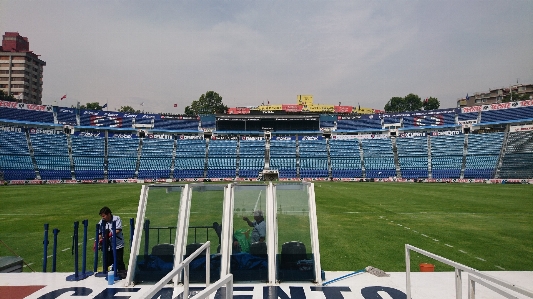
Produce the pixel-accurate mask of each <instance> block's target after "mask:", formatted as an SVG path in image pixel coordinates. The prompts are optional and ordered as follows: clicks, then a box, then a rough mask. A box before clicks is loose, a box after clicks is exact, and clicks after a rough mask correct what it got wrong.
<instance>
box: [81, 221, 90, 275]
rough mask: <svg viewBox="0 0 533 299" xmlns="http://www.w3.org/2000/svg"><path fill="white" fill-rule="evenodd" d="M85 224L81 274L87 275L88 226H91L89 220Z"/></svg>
mask: <svg viewBox="0 0 533 299" xmlns="http://www.w3.org/2000/svg"><path fill="white" fill-rule="evenodd" d="M82 223H83V248H82V251H81V260H82V261H81V273H82V274H85V270H86V268H85V264H86V263H87V226H88V225H89V220H87V219H85V220H83V221H82Z"/></svg>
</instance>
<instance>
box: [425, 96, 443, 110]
mask: <svg viewBox="0 0 533 299" xmlns="http://www.w3.org/2000/svg"><path fill="white" fill-rule="evenodd" d="M422 107H424V110H435V109H439V107H440V102H439V100H438V99H437V98H434V97H429V98H427V99H425V100H424V103H422Z"/></svg>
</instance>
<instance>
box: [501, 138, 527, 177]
mask: <svg viewBox="0 0 533 299" xmlns="http://www.w3.org/2000/svg"><path fill="white" fill-rule="evenodd" d="M499 178H501V179H518V178H519V179H531V178H533V132H532V131H528V132H511V133H509V136H508V137H507V145H506V147H505V155H504V156H503V159H502V166H501V168H500V175H499Z"/></svg>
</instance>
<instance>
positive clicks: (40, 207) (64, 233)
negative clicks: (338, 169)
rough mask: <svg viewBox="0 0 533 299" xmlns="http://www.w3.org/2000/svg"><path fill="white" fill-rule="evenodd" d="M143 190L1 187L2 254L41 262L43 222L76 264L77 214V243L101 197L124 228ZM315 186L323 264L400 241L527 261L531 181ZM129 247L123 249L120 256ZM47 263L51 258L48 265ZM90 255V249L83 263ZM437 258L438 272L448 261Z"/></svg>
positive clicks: (374, 261) (496, 261) (63, 261)
mask: <svg viewBox="0 0 533 299" xmlns="http://www.w3.org/2000/svg"><path fill="white" fill-rule="evenodd" d="M140 190H141V185H140V184H117V185H115V184H113V185H43V186H2V187H0V201H1V204H0V240H1V241H2V243H0V255H1V256H5V255H14V254H13V252H12V251H14V252H15V253H16V254H17V255H19V256H21V257H23V258H24V261H25V262H26V263H27V264H29V265H30V267H31V269H33V270H35V271H37V272H40V271H42V261H43V236H44V223H48V224H49V225H50V228H49V238H50V245H49V246H48V254H49V255H51V253H52V240H53V239H52V238H53V234H52V230H53V229H54V228H58V229H59V230H60V233H59V235H58V254H57V271H60V272H73V271H74V262H73V260H74V258H73V256H72V254H71V246H72V237H71V236H72V233H73V223H74V221H80V242H81V237H82V235H83V229H82V228H83V226H82V225H81V221H82V220H84V219H88V220H89V238H94V227H95V225H96V223H97V221H98V220H99V216H98V211H99V210H100V208H101V207H102V206H104V205H107V206H109V207H110V208H111V209H112V210H113V213H114V214H116V215H119V216H121V217H122V220H123V223H124V224H125V227H124V233H125V235H126V236H129V231H130V227H129V219H130V218H134V217H136V213H137V205H138V202H139V195H140ZM315 192H316V203H317V214H318V215H317V216H318V227H319V238H320V254H321V264H322V268H323V269H324V270H326V271H341V270H342V271H354V270H358V269H362V268H364V267H366V266H368V265H372V266H374V267H378V268H380V269H383V270H385V271H390V272H393V271H405V260H404V256H405V249H404V245H405V244H411V245H414V246H417V247H419V248H421V249H424V250H427V251H429V252H432V253H435V254H438V255H441V256H443V257H445V258H448V259H451V260H454V261H456V262H459V263H462V264H465V265H467V266H470V267H473V268H476V269H479V270H502V269H505V270H515V271H518V270H529V271H531V270H533V260H532V259H531V258H530V257H531V256H532V255H533V186H531V185H488V184H414V183H348V182H316V183H315ZM220 201H221V200H220ZM220 213H221V212H220ZM200 220H201V219H200ZM200 222H201V221H200ZM209 224H210V223H208V224H207V225H209ZM89 243H91V242H89ZM4 244H5V245H4ZM6 245H7V246H6ZM8 247H9V248H8ZM88 247H90V248H92V243H91V244H89V246H88ZM127 247H129V246H127ZM128 256H129V252H128V250H126V255H125V260H126V262H127V257H128ZM411 258H412V260H413V265H416V264H418V263H420V262H430V263H435V262H434V261H433V260H431V259H429V258H426V257H423V256H419V255H418V254H414V253H413V254H412V255H411ZM80 261H81V250H80ZM51 263H52V260H51V258H49V259H48V271H50V269H51ZM92 263H93V255H92V251H90V250H89V254H88V259H87V268H88V269H89V270H90V269H92V267H93V266H92ZM435 264H436V271H449V270H451V268H449V267H447V266H445V265H442V264H439V263H435ZM80 267H81V266H80ZM31 269H29V268H28V267H26V268H25V270H24V271H31Z"/></svg>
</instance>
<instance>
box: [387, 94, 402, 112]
mask: <svg viewBox="0 0 533 299" xmlns="http://www.w3.org/2000/svg"><path fill="white" fill-rule="evenodd" d="M384 109H385V111H386V112H402V111H406V110H405V103H404V100H403V98H401V97H392V98H391V99H390V100H389V102H388V103H387V104H385V108H384Z"/></svg>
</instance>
